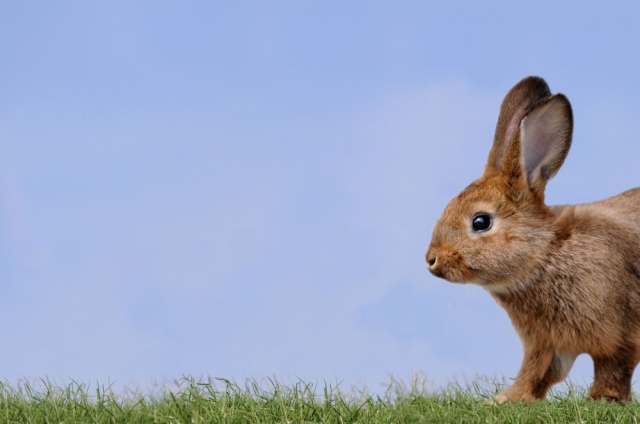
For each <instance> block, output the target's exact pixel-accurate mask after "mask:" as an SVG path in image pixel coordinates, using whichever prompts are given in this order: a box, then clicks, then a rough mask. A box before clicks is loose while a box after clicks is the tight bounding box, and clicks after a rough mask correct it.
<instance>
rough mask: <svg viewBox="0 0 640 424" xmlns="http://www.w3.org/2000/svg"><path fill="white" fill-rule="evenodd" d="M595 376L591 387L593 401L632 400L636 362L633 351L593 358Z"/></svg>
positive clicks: (622, 351)
mask: <svg viewBox="0 0 640 424" xmlns="http://www.w3.org/2000/svg"><path fill="white" fill-rule="evenodd" d="M593 365H594V376H593V385H592V386H591V393H590V395H591V397H592V398H593V399H596V400H597V399H606V400H608V401H616V402H618V403H623V402H626V401H630V400H631V377H632V375H633V369H634V368H635V365H636V361H635V355H634V352H633V350H632V349H630V348H622V349H618V351H617V352H616V354H615V355H613V356H610V357H606V358H598V357H594V358H593Z"/></svg>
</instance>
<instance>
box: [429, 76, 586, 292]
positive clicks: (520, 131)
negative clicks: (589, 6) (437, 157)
mask: <svg viewBox="0 0 640 424" xmlns="http://www.w3.org/2000/svg"><path fill="white" fill-rule="evenodd" d="M572 129H573V118H572V112H571V105H570V104H569V101H568V100H567V98H566V97H565V96H564V95H562V94H555V95H551V93H550V91H549V87H548V86H547V84H546V83H545V81H544V80H543V79H541V78H537V77H529V78H525V79H524V80H522V81H520V82H519V83H518V84H516V86H515V87H513V88H512V89H511V90H510V91H509V93H508V94H507V96H506V97H505V99H504V101H503V102H502V106H501V108H500V116H499V118H498V124H497V126H496V134H495V138H494V142H493V147H492V148H491V151H490V152H489V159H488V161H487V165H486V167H485V171H484V174H483V175H482V177H480V178H479V179H478V180H476V181H474V182H473V183H471V184H470V185H469V186H468V187H467V188H465V189H464V190H463V191H462V192H461V193H460V194H458V196H456V197H455V198H453V199H452V200H451V201H450V202H449V204H448V205H447V207H446V208H445V210H444V212H443V213H442V216H441V217H440V219H439V220H438V222H437V223H436V225H435V228H434V230H433V236H432V239H431V244H430V246H429V249H428V250H427V254H426V260H427V266H428V268H429V270H430V271H431V273H433V274H434V275H436V276H438V277H441V278H444V279H446V280H448V281H451V282H457V283H468V282H474V283H478V284H480V285H482V286H485V287H486V288H488V289H491V288H498V287H505V286H509V285H511V284H513V283H515V282H518V281H522V280H523V279H524V278H525V277H526V275H527V274H528V273H529V272H531V269H532V268H533V267H535V266H536V265H537V264H539V263H540V261H543V260H544V258H545V256H546V252H547V250H548V248H549V245H550V243H552V242H553V240H554V238H555V229H554V227H553V225H552V224H551V220H550V219H551V218H550V211H549V209H548V207H547V206H545V204H544V189H545V185H546V183H547V181H549V180H550V179H551V178H552V177H553V176H554V175H555V174H556V172H557V171H558V169H559V168H560V166H561V165H562V163H563V162H564V159H565V158H566V156H567V153H568V152H569V147H570V146H571V134H572Z"/></svg>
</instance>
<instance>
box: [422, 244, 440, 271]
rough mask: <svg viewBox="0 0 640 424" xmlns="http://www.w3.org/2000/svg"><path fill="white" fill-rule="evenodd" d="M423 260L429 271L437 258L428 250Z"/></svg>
mask: <svg viewBox="0 0 640 424" xmlns="http://www.w3.org/2000/svg"><path fill="white" fill-rule="evenodd" d="M425 259H426V260H427V267H428V268H429V269H431V268H433V266H434V265H435V264H436V261H437V260H438V257H437V256H436V255H435V254H434V253H433V252H432V250H431V249H429V250H428V251H427V253H426V255H425Z"/></svg>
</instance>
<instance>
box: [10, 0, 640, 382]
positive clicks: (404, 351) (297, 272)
mask: <svg viewBox="0 0 640 424" xmlns="http://www.w3.org/2000/svg"><path fill="white" fill-rule="evenodd" d="M639 16H640V6H638V5H637V4H635V3H633V2H627V3H615V2H612V3H607V4H606V5H604V4H595V2H594V3H593V4H591V3H588V2H577V1H576V2H556V1H539V2H536V5H535V7H534V6H533V5H532V4H531V2H511V1H510V2H506V1H505V2H497V1H496V2H482V3H480V2H471V1H469V2H459V1H449V2H435V1H434V2H419V1H411V2H371V1H349V2H342V1H322V2H320V1H292V2H275V1H270V2H248V1H247V2H235V1H227V2H175V1H160V0H155V1H147V2H144V1H140V2H135V3H133V2H125V1H110V2H77V1H57V2H45V1H41V2H37V1H33V2H5V3H4V4H3V5H2V12H1V13H0V58H1V61H2V65H1V66H0V334H2V342H1V343H0V376H1V377H2V378H4V379H6V380H8V381H10V382H13V381H16V380H17V379H19V378H37V377H49V378H53V379H62V380H64V379H70V378H73V379H76V380H79V381H85V382H91V381H96V380H98V381H100V382H106V381H111V382H115V383H116V386H117V387H121V386H120V385H122V384H134V383H133V382H135V384H142V385H144V384H146V383H145V382H148V381H151V380H171V379H173V378H177V377H180V376H182V375H196V376H198V375H204V376H212V377H225V378H229V379H235V380H237V381H243V380H244V379H246V378H249V377H253V378H258V379H259V378H262V377H270V376H276V377H277V378H279V379H282V380H285V381H286V380H288V379H290V380H294V381H295V380H296V379H298V378H301V379H304V380H306V381H312V382H313V381H315V382H318V383H320V384H322V383H323V382H324V381H328V382H335V381H341V382H342V384H343V385H347V386H348V385H350V384H354V383H357V384H367V385H368V386H369V388H370V389H372V390H377V389H378V388H380V387H384V384H385V383H387V382H388V381H389V376H390V375H393V376H395V377H397V378H400V379H403V380H405V381H408V380H410V379H411V375H412V374H413V373H415V372H422V373H424V375H426V377H427V378H428V379H430V381H432V382H433V385H435V386H442V385H444V384H446V383H447V382H449V381H453V380H456V379H457V380H460V381H464V380H465V379H467V380H468V379H471V378H473V377H474V376H475V375H483V376H502V375H504V376H506V377H514V376H515V374H516V373H517V370H518V367H519V364H520V360H521V346H520V342H519V340H518V338H517V336H516V334H515V331H514V330H513V329H512V327H511V324H510V322H509V320H508V318H507V316H506V314H505V312H504V311H503V310H502V309H500V308H499V307H498V306H497V305H496V304H495V302H494V301H493V300H492V299H491V297H490V296H489V294H488V293H486V292H485V291H484V290H482V289H481V288H479V287H476V286H472V285H467V286H461V285H453V284H450V283H447V282H445V281H444V280H439V279H437V278H435V277H432V276H431V275H430V274H429V273H428V272H427V270H426V266H425V261H424V252H425V250H426V248H427V246H428V243H429V240H430V235H431V230H432V228H433V225H434V223H435V221H436V219H437V218H438V216H439V215H440V213H441V211H442V210H443V208H444V206H445V205H446V203H447V202H448V201H449V199H450V198H451V197H453V196H454V195H456V194H457V193H458V192H459V191H460V190H461V189H462V188H464V187H465V186H466V185H467V184H469V183H470V182H471V181H472V180H473V179H475V178H477V177H478V176H479V175H480V174H481V172H482V170H483V167H484V163H485V159H486V156H487V153H488V151H489V148H490V145H491V142H492V139H493V130H494V127H495V122H496V119H497V114H498V109H499V106H500V102H501V100H502V98H503V96H504V95H505V94H506V92H507V91H508V90H509V89H510V88H511V87H512V86H513V85H514V84H515V83H517V82H518V81H519V80H520V79H522V78H523V77H525V76H528V75H540V76H542V77H544V78H545V79H546V80H547V82H548V83H549V85H550V86H551V89H552V91H553V92H562V93H565V94H566V95H567V96H568V97H569V99H570V100H571V102H572V105H573V110H574V117H575V132H574V142H573V147H572V150H571V152H570V154H569V156H568V158H567V161H566V162H565V165H564V167H563V168H562V169H561V171H560V172H559V174H558V175H557V176H556V178H555V179H554V180H553V181H552V182H551V183H550V184H549V186H548V190H547V200H548V202H549V203H550V204H557V203H577V202H589V201H594V200H598V199H601V198H604V197H607V196H610V195H614V194H617V193H619V192H621V191H623V190H625V189H628V188H631V187H634V186H637V185H640V167H638V158H640V119H639V118H640V105H639V104H638V99H639V98H640V79H639V78H638V75H640V55H638V54H637V53H638V51H640V18H639ZM591 367H592V363H591V360H590V359H589V358H588V357H584V356H583V357H580V358H579V359H578V362H577V364H576V367H575V368H574V371H573V372H572V374H571V377H572V378H574V379H575V380H576V381H578V382H584V381H586V383H587V384H588V383H590V376H591V374H592V370H591ZM635 387H636V389H637V390H638V389H640V387H639V386H638V385H637V384H636V386H635Z"/></svg>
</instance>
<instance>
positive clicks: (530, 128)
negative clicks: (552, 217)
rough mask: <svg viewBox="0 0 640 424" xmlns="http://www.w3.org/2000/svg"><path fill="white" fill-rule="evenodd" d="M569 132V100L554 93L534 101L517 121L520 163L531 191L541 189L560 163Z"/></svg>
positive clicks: (566, 151)
mask: <svg viewBox="0 0 640 424" xmlns="http://www.w3.org/2000/svg"><path fill="white" fill-rule="evenodd" d="M572 133H573V112H572V111H571V103H569V100H568V99H567V98H566V97H565V96H564V95H563V94H555V95H553V96H551V97H550V98H549V99H548V100H546V101H545V102H542V103H540V104H538V105H537V106H536V107H534V108H533V109H531V110H530V111H529V113H527V114H526V115H525V117H524V118H523V119H522V122H520V144H521V150H522V152H521V158H522V159H521V163H522V167H523V168H524V172H525V175H526V177H527V183H528V184H529V187H531V189H532V190H533V191H538V190H544V186H545V185H546V183H547V181H549V180H550V179H551V178H553V176H554V175H556V173H557V172H558V170H559V169H560V167H561V166H562V164H563V162H564V160H565V158H566V157H567V153H569V148H570V147H571V136H572Z"/></svg>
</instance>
